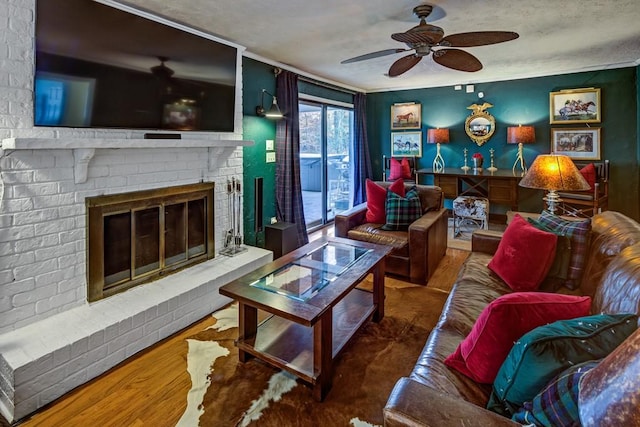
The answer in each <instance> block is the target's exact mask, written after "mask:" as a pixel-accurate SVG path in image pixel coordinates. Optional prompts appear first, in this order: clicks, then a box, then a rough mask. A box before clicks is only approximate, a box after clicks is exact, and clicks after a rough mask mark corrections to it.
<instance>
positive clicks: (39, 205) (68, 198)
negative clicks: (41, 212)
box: [33, 193, 75, 209]
mask: <svg viewBox="0 0 640 427" xmlns="http://www.w3.org/2000/svg"><path fill="white" fill-rule="evenodd" d="M74 203H75V197H74V194H72V193H63V194H56V195H53V196H40V197H36V198H34V199H33V209H44V208H51V207H58V206H65V205H73V204H74Z"/></svg>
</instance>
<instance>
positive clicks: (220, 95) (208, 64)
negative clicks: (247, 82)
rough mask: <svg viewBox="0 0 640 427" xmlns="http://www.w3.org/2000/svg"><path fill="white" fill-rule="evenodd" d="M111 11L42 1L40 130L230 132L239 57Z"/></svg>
mask: <svg viewBox="0 0 640 427" xmlns="http://www.w3.org/2000/svg"><path fill="white" fill-rule="evenodd" d="M112 4H113V3H112ZM112 4H103V3H100V2H96V1H93V0H37V2H36V32H35V39H36V40H35V44H36V58H35V68H36V69H35V82H34V87H35V91H34V121H35V125H36V126H56V127H74V128H87V127H88V128H124V129H170V130H180V131H214V132H233V131H234V117H235V104H236V62H237V48H236V47H234V46H231V45H227V44H224V43H221V42H218V41H216V40H214V38H213V37H211V38H209V37H206V34H204V33H200V32H199V31H195V30H194V31H193V32H191V31H188V29H187V28H186V27H183V26H182V25H175V26H172V25H168V23H164V22H161V21H164V20H163V19H151V16H150V15H148V14H146V13H140V14H137V13H130V11H129V10H126V9H124V8H120V7H114V6H113V5H112Z"/></svg>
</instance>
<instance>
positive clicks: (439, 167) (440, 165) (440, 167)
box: [433, 143, 444, 172]
mask: <svg viewBox="0 0 640 427" xmlns="http://www.w3.org/2000/svg"><path fill="white" fill-rule="evenodd" d="M433 171H434V172H442V171H444V159H443V158H442V155H440V143H438V145H437V152H436V157H435V158H434V159H433Z"/></svg>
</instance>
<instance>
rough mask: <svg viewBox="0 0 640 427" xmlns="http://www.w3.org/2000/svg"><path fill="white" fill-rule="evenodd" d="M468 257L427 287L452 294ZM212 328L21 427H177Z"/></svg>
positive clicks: (444, 267)
mask: <svg viewBox="0 0 640 427" xmlns="http://www.w3.org/2000/svg"><path fill="white" fill-rule="evenodd" d="M330 228H331V230H329V229H328V228H325V229H322V230H320V231H318V232H317V233H325V234H328V233H332V231H333V227H330ZM311 237H312V238H315V236H311ZM467 255H468V252H466V251H461V250H457V249H448V250H447V255H446V257H445V259H444V260H443V261H442V262H441V263H440V265H439V267H438V269H437V270H436V272H435V273H434V276H433V278H432V280H431V281H430V282H429V284H428V286H430V287H434V288H439V289H442V290H443V291H445V292H448V290H449V289H448V287H443V288H441V287H440V286H439V283H447V284H450V283H453V282H454V281H455V278H456V276H457V273H458V268H459V266H460V264H461V263H462V261H463V260H464V259H465V258H466V257H467ZM387 280H393V279H387ZM213 323H214V320H213V318H212V317H211V316H207V317H206V318H204V319H202V320H200V321H198V322H196V323H194V324H193V325H191V326H190V327H188V328H186V329H184V330H182V331H180V332H179V333H176V334H174V335H173V336H171V337H169V338H167V339H165V340H163V341H161V342H159V343H157V344H155V345H154V346H152V347H150V348H148V349H146V350H144V351H142V352H140V353H138V354H137V355H135V356H133V357H131V358H130V359H128V360H126V361H124V362H123V363H121V364H120V365H118V366H116V367H114V368H113V369H111V370H110V371H108V372H106V373H105V374H103V375H101V376H100V377H98V378H96V379H94V380H92V381H90V382H89V383H87V384H85V385H83V386H80V387H78V388H77V389H75V390H73V391H71V392H69V393H67V394H66V395H65V396H63V397H61V398H60V399H58V400H56V401H55V402H53V403H51V404H49V405H47V406H46V407H44V408H42V409H41V410H39V411H38V412H36V413H35V414H32V415H31V416H30V417H28V418H26V419H24V420H22V421H20V422H19V423H18V425H20V426H24V427H31V426H47V427H50V426H92V425H93V426H96V427H98V426H100V427H103V426H118V427H122V426H136V427H142V426H144V427H147V426H149V427H150V426H153V427H164V426H175V425H176V423H177V422H178V420H179V419H180V417H181V416H182V414H183V413H184V411H185V409H186V406H187V399H186V396H187V392H188V391H189V389H190V388H191V379H190V376H189V374H188V372H187V370H186V366H187V361H186V359H187V351H188V344H187V342H186V338H187V337H189V336H192V335H194V334H195V333H197V332H200V331H202V330H203V329H205V328H207V327H208V326H211V325H212V324H213ZM0 418H1V417H0ZM0 424H1V423H0Z"/></svg>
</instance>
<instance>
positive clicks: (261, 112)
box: [256, 89, 284, 120]
mask: <svg viewBox="0 0 640 427" xmlns="http://www.w3.org/2000/svg"><path fill="white" fill-rule="evenodd" d="M265 93H266V94H267V95H269V96H270V97H272V98H273V103H272V104H271V108H269V110H268V111H267V110H265V109H264V94H265ZM256 114H257V115H258V116H259V117H266V118H268V119H274V120H280V119H281V118H283V117H284V115H283V114H282V111H280V108H279V107H278V101H277V100H276V97H275V95H272V94H270V93H269V92H267V90H266V89H262V100H261V102H260V105H258V106H257V107H256Z"/></svg>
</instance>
